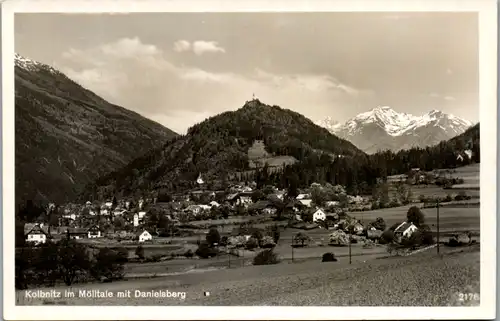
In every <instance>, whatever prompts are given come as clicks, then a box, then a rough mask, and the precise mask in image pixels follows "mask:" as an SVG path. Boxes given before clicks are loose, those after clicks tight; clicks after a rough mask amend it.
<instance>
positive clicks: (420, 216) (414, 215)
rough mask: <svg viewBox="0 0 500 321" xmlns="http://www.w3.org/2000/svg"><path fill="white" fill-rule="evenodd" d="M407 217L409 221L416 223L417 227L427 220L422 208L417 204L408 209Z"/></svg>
mask: <svg viewBox="0 0 500 321" xmlns="http://www.w3.org/2000/svg"><path fill="white" fill-rule="evenodd" d="M406 217H407V218H408V222H411V223H413V224H415V226H417V227H419V226H420V225H422V224H424V222H425V215H424V213H422V211H421V210H420V208H418V207H416V206H412V207H410V208H409V209H408V212H407V214H406Z"/></svg>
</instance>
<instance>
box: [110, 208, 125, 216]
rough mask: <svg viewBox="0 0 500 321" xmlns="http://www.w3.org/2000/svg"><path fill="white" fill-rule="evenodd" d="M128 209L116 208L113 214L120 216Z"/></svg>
mask: <svg viewBox="0 0 500 321" xmlns="http://www.w3.org/2000/svg"><path fill="white" fill-rule="evenodd" d="M127 212H128V211H127V210H126V209H117V210H115V211H114V212H113V214H114V215H115V216H122V215H124V214H126V213H127Z"/></svg>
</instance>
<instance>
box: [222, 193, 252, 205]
mask: <svg viewBox="0 0 500 321" xmlns="http://www.w3.org/2000/svg"><path fill="white" fill-rule="evenodd" d="M226 200H227V201H228V202H229V204H231V205H232V206H234V205H244V206H248V205H250V204H252V193H251V192H241V193H232V194H229V195H228V196H227V197H226Z"/></svg>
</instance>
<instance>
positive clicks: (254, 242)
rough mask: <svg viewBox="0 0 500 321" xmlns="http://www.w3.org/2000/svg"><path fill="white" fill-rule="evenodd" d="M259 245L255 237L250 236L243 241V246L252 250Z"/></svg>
mask: <svg viewBox="0 0 500 321" xmlns="http://www.w3.org/2000/svg"><path fill="white" fill-rule="evenodd" d="M258 246H259V240H258V239H256V238H255V237H251V238H249V239H248V241H247V242H246V243H245V248H246V249H247V250H253V249H255V248H257V247H258Z"/></svg>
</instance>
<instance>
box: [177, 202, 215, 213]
mask: <svg viewBox="0 0 500 321" xmlns="http://www.w3.org/2000/svg"><path fill="white" fill-rule="evenodd" d="M211 208H212V207H211V206H208V205H203V204H198V205H189V206H188V207H186V208H185V209H184V211H185V212H189V213H192V214H194V215H198V214H200V213H201V212H202V211H209V210H210V209H211Z"/></svg>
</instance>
